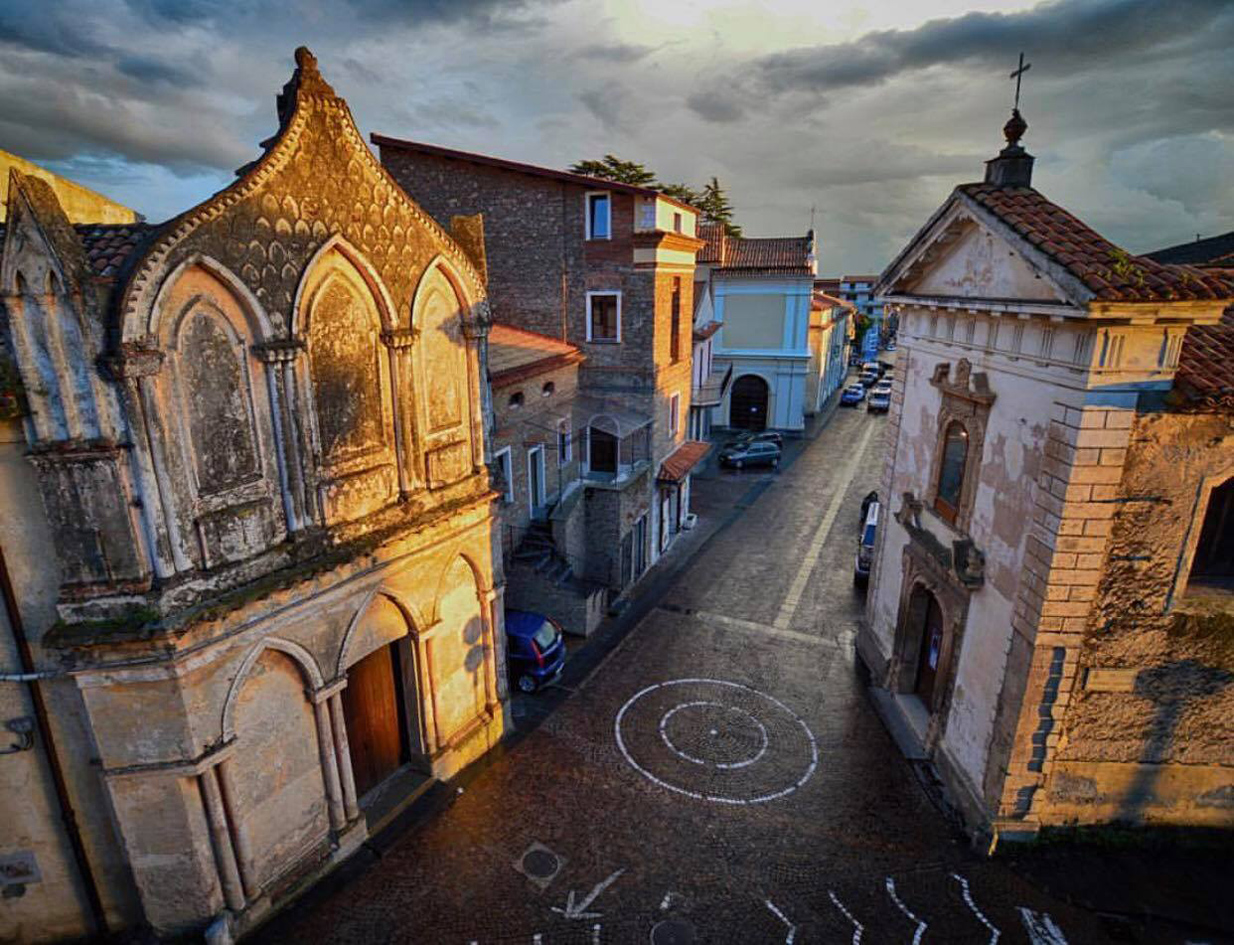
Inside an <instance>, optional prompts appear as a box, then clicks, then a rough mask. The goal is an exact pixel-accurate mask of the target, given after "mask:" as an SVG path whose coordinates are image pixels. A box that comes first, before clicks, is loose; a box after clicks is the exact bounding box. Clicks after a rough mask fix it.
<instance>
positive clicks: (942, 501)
mask: <svg viewBox="0 0 1234 945" xmlns="http://www.w3.org/2000/svg"><path fill="white" fill-rule="evenodd" d="M967 461H968V431H967V430H965V429H964V425H963V424H961V423H960V422H959V421H957V420H952V421H951V423H949V424H947V432H946V433H945V434H944V435H943V456H942V460H941V461H940V462H939V464H938V491H937V492H936V493H935V495H934V509H935V511H937V512H938V514H939V515H941V516H942V517H943V518H945V519H946V520H947V521H949V522H951V523H953V524H954V523H955V520H956V516H957V515H958V514H959V511H960V494H961V492H962V491H963V489H964V467H965V465H966V463H967Z"/></svg>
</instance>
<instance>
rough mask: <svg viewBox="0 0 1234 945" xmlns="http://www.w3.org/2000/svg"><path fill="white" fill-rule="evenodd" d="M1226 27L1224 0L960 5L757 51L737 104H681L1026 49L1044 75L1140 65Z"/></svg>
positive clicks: (993, 62)
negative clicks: (1011, 8) (879, 27)
mask: <svg viewBox="0 0 1234 945" xmlns="http://www.w3.org/2000/svg"><path fill="white" fill-rule="evenodd" d="M1231 35H1234V4H1231V3H1230V2H1229V0H1169V2H1161V0H1096V2H1092V0H1062V2H1058V3H1044V4H1040V5H1038V6H1036V7H1033V8H1032V9H1030V10H1027V11H1024V12H1020V13H968V14H965V15H964V16H960V17H955V18H953V19H940V20H931V21H929V22H927V23H924V24H923V25H921V26H920V27H917V28H916V29H912V30H885V31H880V32H873V33H867V34H866V35H864V36H862V37H860V38H858V39H856V40H854V41H852V42H848V43H838V44H834V45H829V46H813V47H805V48H799V49H792V50H787V51H785V52H782V53H775V54H773V55H768V56H763V57H760V58H758V59H756V60H755V61H753V62H752V63H750V64H749V68H748V69H747V70H743V72H744V74H745V75H746V77H747V78H746V80H745V81H744V82H739V83H738V84H737V89H739V90H740V91H741V93H742V97H743V99H744V101H742V102H741V104H740V105H739V104H738V101H739V99H738V97H737V92H736V91H734V92H733V93H731V94H730V96H729V98H728V99H727V100H726V101H725V103H724V107H723V109H717V108H716V107H715V104H714V101H713V100H712V99H709V98H706V97H703V98H698V97H695V98H692V99H691V100H690V101H689V104H690V107H691V108H693V109H694V111H695V112H696V113H697V114H699V115H700V116H701V117H703V118H706V119H708V120H712V121H732V120H734V115H735V113H737V112H738V111H739V110H740V111H744V109H746V108H749V107H751V106H752V105H753V104H754V103H756V102H758V101H760V100H762V99H764V97H765V96H767V95H773V96H774V95H779V94H792V93H806V94H811V95H826V94H827V93H831V92H839V91H843V90H846V89H857V88H869V87H873V86H878V85H882V84H883V83H886V82H888V81H890V80H892V79H895V78H897V77H899V76H901V75H904V74H906V73H910V72H914V71H919V70H922V69H928V68H931V67H944V68H956V67H966V68H988V69H990V70H998V71H1002V70H1004V69H1006V70H1007V71H1010V68H1011V67H1012V66H1013V65H1014V64H1015V61H1016V56H1017V55H1018V54H1019V53H1020V52H1021V51H1025V50H1027V51H1028V57H1029V59H1030V61H1031V60H1033V59H1034V58H1040V59H1042V60H1043V61H1048V63H1049V68H1050V69H1051V74H1052V77H1054V78H1060V77H1066V76H1068V75H1074V74H1077V73H1083V72H1087V71H1091V70H1094V69H1102V68H1126V67H1128V66H1130V65H1135V66H1136V67H1138V68H1143V67H1144V66H1146V65H1148V64H1149V63H1151V62H1152V61H1154V60H1157V59H1162V58H1170V57H1177V56H1180V55H1190V54H1194V53H1195V52H1197V51H1201V50H1206V49H1214V50H1215V49H1222V50H1224V51H1225V53H1226V54H1228V48H1229V37H1230V36H1231ZM1038 68H1040V66H1039V67H1038ZM1197 78H1198V77H1197ZM1029 79H1030V80H1036V79H1037V76H1034V75H1030V76H1029ZM703 94H706V93H703ZM717 115H718V116H719V117H717Z"/></svg>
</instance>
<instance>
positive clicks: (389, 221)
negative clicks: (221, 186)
mask: <svg viewBox="0 0 1234 945" xmlns="http://www.w3.org/2000/svg"><path fill="white" fill-rule="evenodd" d="M296 60H297V70H296V74H295V76H294V78H293V80H292V82H290V83H288V87H287V88H286V89H284V93H283V96H282V97H281V102H280V111H281V113H282V118H283V120H282V122H281V127H280V129H279V132H278V133H277V134H276V135H275V137H274V138H272V139H271V140H270V142H269V148H268V150H267V151H266V153H265V154H264V155H263V156H262V157H261V158H260V159H258V160H257V161H256V162H254V163H253V164H252V165H250V166H249V167H248V168H245V169H244V171H243V176H242V177H241V178H240V179H239V180H238V181H237V182H236V183H235V184H233V185H232V186H231V187H229V188H227V189H226V190H224V191H222V192H221V193H219V194H217V195H215V196H214V197H213V198H211V199H210V200H208V201H206V202H205V203H204V204H201V205H200V206H198V207H196V208H195V209H193V210H191V211H189V212H188V213H187V214H185V216H184V217H183V218H182V219H181V220H179V221H178V222H177V223H176V225H175V226H173V227H170V228H169V229H168V231H167V232H166V233H165V234H164V235H163V236H162V237H161V238H160V239H158V240H157V241H156V242H155V243H154V244H153V245H152V246H151V247H150V248H149V249H148V250H147V251H146V254H145V256H144V258H143V259H142V260H141V261H140V262H139V263H138V264H137V265H136V267H135V268H134V271H133V274H132V277H131V279H130V281H129V283H128V286H127V287H126V289H125V292H124V294H123V297H122V299H121V301H120V317H121V323H122V331H123V336H124V338H125V340H135V339H137V338H140V337H141V336H143V335H145V334H148V333H150V326H149V325H148V324H147V323H146V320H145V313H147V312H149V311H150V301H151V299H152V296H153V294H154V293H155V292H157V290H158V285H157V284H156V283H157V282H158V280H159V279H160V278H161V276H162V274H163V273H166V272H169V271H171V270H172V269H174V267H175V266H177V265H178V264H179V263H180V262H182V261H183V260H186V259H188V258H190V257H191V256H193V255H194V254H200V255H205V256H210V257H213V258H216V259H219V260H222V261H223V262H224V263H225V264H226V265H227V266H229V267H230V268H231V269H232V270H233V271H234V272H236V273H237V274H238V275H239V276H240V278H241V279H242V280H243V281H244V283H245V285H246V286H247V287H248V288H249V289H250V290H251V291H252V292H253V294H254V295H255V296H256V297H257V299H258V300H259V301H260V302H261V304H262V306H263V307H264V308H265V310H266V312H267V314H268V316H269V318H270V322H271V324H272V326H273V328H274V331H275V332H276V333H277V334H279V335H287V334H288V332H289V326H290V325H291V323H292V320H293V319H292V309H293V306H294V303H295V293H296V288H297V286H298V284H299V281H300V279H301V277H302V275H303V273H304V271H305V269H306V268H307V267H308V264H309V262H310V260H312V259H313V257H314V255H315V254H316V253H317V251H318V250H319V249H321V248H322V246H323V245H324V244H325V243H326V242H327V240H329V239H330V238H331V237H333V236H336V235H339V236H342V237H343V238H345V239H346V240H347V241H348V242H349V243H350V244H351V245H352V246H354V247H356V249H357V250H358V251H359V252H360V253H362V254H363V255H364V256H365V258H366V259H368V260H369V261H370V262H371V263H372V265H373V266H374V268H375V270H376V271H377V274H378V275H379V276H380V278H381V279H382V281H383V283H384V284H385V286H386V288H387V289H388V290H389V293H390V296H391V302H392V304H393V307H394V310H395V311H396V312H398V313H401V315H402V317H404V318H405V317H406V313H407V312H408V311H409V309H410V305H411V299H412V295H413V293H414V291H415V287H416V284H417V282H418V281H419V279H420V276H421V275H422V274H423V272H424V271H425V269H426V268H427V267H428V265H429V263H430V262H431V261H432V259H433V258H434V257H435V256H437V255H444V256H446V257H447V258H448V259H449V260H450V261H451V262H452V263H453V264H454V265H455V266H456V267H457V269H458V270H459V271H460V272H462V273H464V275H465V278H467V279H469V280H470V281H471V283H472V285H473V288H474V290H475V291H474V294H475V296H477V297H479V296H482V295H483V283H482V280H481V277H480V276H479V275H478V274H477V272H476V270H475V268H474V266H473V265H472V262H471V259H470V258H469V257H468V255H467V253H465V252H464V251H463V249H462V248H461V247H460V246H459V245H458V244H457V243H455V242H454V240H453V239H451V237H450V236H449V235H448V234H447V233H446V232H445V231H444V230H443V229H442V228H441V227H440V226H439V225H438V224H437V223H436V222H435V221H433V219H432V218H431V217H430V216H429V215H428V214H427V213H425V212H424V211H423V210H421V209H420V207H418V206H417V205H416V204H415V203H414V202H413V201H412V200H411V199H410V198H408V197H407V195H406V194H405V193H404V192H403V191H402V190H401V189H400V188H399V186H398V184H396V183H395V182H394V180H393V179H392V178H391V177H389V175H387V174H386V172H385V170H384V169H383V168H382V167H381V165H380V163H378V161H377V160H376V159H375V158H374V157H373V155H372V152H370V151H369V149H368V147H367V146H366V145H365V143H364V141H363V139H362V138H361V137H360V133H359V131H358V130H357V129H356V126H355V123H354V121H353V120H352V117H351V112H350V111H349V109H348V108H347V105H346V103H345V102H344V101H343V100H342V99H340V98H339V97H338V96H336V95H335V94H334V90H333V89H332V88H331V87H330V86H329V85H328V84H327V83H326V82H325V80H324V79H322V77H321V75H320V73H319V72H318V71H317V62H316V60H315V59H314V58H313V56H312V54H311V53H309V52H308V50H306V49H303V48H302V49H300V50H297V53H296ZM292 102H294V106H293V104H291V103H292Z"/></svg>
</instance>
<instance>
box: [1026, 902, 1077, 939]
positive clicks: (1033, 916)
mask: <svg viewBox="0 0 1234 945" xmlns="http://www.w3.org/2000/svg"><path fill="white" fill-rule="evenodd" d="M1020 919H1021V921H1023V923H1024V931H1026V932H1027V933H1028V940H1029V941H1030V942H1031V943H1032V945H1067V937H1066V936H1065V935H1063V930H1062V929H1060V928H1059V927H1058V926H1057V925H1055V924H1054V920H1053V919H1052V918H1050V915H1049V913H1047V912H1034V911H1033V910H1032V909H1025V908H1024V907H1023V906H1020Z"/></svg>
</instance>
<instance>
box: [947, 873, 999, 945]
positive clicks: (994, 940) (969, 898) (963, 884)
mask: <svg viewBox="0 0 1234 945" xmlns="http://www.w3.org/2000/svg"><path fill="white" fill-rule="evenodd" d="M951 878H952V879H954V880H955V881H956V882H958V883H959V884H960V890H961V895H963V897H964V904H965V905H966V906H968V908H969V910H970V911H971V912H972V913H973V915H975V916H976V917H977V921H979V922H980V923H981V924H982V925H984V926H985V927H986V928H987V929H989V930H990V945H998V938H999V936H1000V935H1002V932H1000V931H999V930H998V929H997V928H996V927H995V925H994V923H993V922H991V921H990V920H989V919H987V918H986V917H985V914H984V913H983V912H982V911H981V910H980V909H978V908H977V903H975V902H973V894H972V893H971V892H969V889H968V880H967V879H965V878H964V877H963V876H961V875H960V874H959V873H952V874H951Z"/></svg>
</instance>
